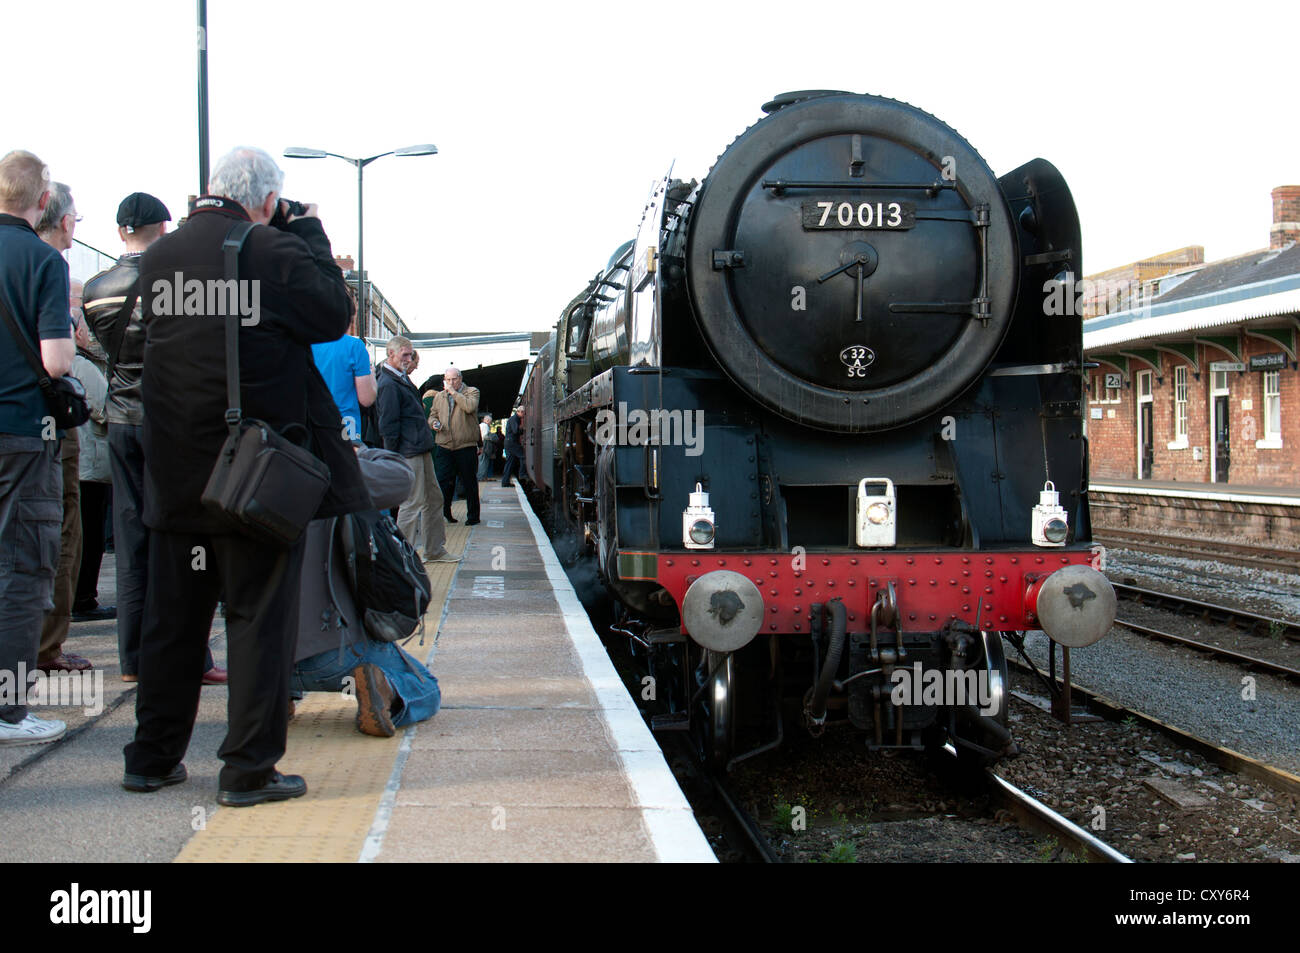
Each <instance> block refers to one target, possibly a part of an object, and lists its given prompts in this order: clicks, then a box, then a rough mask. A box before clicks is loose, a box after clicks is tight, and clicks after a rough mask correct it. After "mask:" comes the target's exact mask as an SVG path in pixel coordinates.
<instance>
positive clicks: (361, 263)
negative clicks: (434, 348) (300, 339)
mask: <svg viewBox="0 0 1300 953" xmlns="http://www.w3.org/2000/svg"><path fill="white" fill-rule="evenodd" d="M437 152H438V147H437V146H435V145H434V144H433V143H431V142H426V143H423V144H421V145H418V146H405V147H403V148H401V149H394V150H392V151H391V152H381V153H379V155H377V156H370V157H369V158H368V159H353V158H352V157H350V156H341V155H339V154H338V153H337V152H326V151H325V150H324V149H305V148H303V147H301V146H290V147H289V148H287V149H285V150H284V157H285V158H286V159H324V158H325V157H326V156H332V157H333V158H335V159H342V160H343V161H344V162H348V163H351V164H352V165H354V166H356V168H357V315H358V317H360V316H361V315H363V314H364V315H365V316H366V317H365V321H366V323H367V324H369V323H370V311H369V310H368V303H369V302H368V301H367V295H366V256H365V245H364V244H363V241H364V237H365V231H364V228H363V225H362V217H361V216H362V210H363V204H362V188H363V185H364V178H363V177H364V175H365V171H366V166H368V165H370V163H372V162H374V161H375V160H376V159H382V158H383V157H384V156H431V155H436V154H437ZM357 330H359V331H361V333H362V336H363V337H364V336H365V334H366V331H367V329H366V328H362V327H358V328H357Z"/></svg>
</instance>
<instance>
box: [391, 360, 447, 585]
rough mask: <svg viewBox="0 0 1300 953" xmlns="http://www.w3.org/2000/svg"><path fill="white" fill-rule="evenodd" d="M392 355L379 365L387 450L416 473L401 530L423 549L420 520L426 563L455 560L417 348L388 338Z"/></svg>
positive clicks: (403, 508) (402, 511) (401, 517)
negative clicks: (416, 376) (418, 377)
mask: <svg viewBox="0 0 1300 953" xmlns="http://www.w3.org/2000/svg"><path fill="white" fill-rule="evenodd" d="M387 350H388V358H387V360H385V361H384V363H383V364H381V365H380V367H379V382H378V383H379V396H378V399H377V400H376V401H375V406H376V407H378V409H379V432H380V434H382V435H383V438H384V449H385V450H391V451H393V452H394V453H399V454H401V455H402V456H403V457H405V458H406V462H407V464H408V465H409V466H410V468H411V470H412V471H413V472H414V474H415V482H414V483H413V484H412V485H411V492H410V494H409V495H408V496H407V498H406V500H405V501H403V503H402V505H401V506H400V507H398V510H397V528H398V529H399V530H401V531H402V535H403V536H405V537H406V539H407V541H408V542H409V543H410V544H411V546H412V547H413V548H414V549H415V550H416V551H417V552H418V551H420V547H419V546H418V545H417V541H416V529H417V524H419V523H423V527H424V549H423V552H424V561H425V562H455V561H456V558H457V557H455V556H453V555H451V554H450V553H448V552H447V547H446V543H447V525H446V523H444V522H443V514H442V508H443V502H442V492H441V491H440V490H439V489H438V479H437V477H436V476H435V474H434V472H433V457H432V456H431V454H432V452H433V434H432V433H431V432H430V430H429V425H428V423H426V422H425V417H424V405H423V404H422V403H421V402H420V394H419V392H418V391H417V390H416V387H415V384H414V382H412V380H411V378H410V376H409V374H410V371H411V366H412V362H413V361H414V359H415V349H414V348H413V347H412V346H411V342H410V340H409V339H408V338H405V337H403V336H402V335H400V334H397V335H394V336H393V337H391V338H389V339H388V348H387Z"/></svg>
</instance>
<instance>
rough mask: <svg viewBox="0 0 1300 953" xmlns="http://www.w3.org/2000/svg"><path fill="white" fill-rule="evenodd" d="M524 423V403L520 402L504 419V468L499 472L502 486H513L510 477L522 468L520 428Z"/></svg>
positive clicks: (522, 450)
mask: <svg viewBox="0 0 1300 953" xmlns="http://www.w3.org/2000/svg"><path fill="white" fill-rule="evenodd" d="M523 423H524V405H523V404H520V405H519V406H518V407H516V408H515V412H514V413H513V414H511V415H510V419H509V420H507V421H506V469H505V472H504V473H503V474H501V485H502V486H514V484H513V483H511V482H510V478H511V477H512V476H514V475H515V474H516V473H520V472H522V471H523V468H524V445H523V443H522V442H521V440H520V428H521V427H522V426H523Z"/></svg>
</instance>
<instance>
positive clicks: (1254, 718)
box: [1025, 626, 1300, 773]
mask: <svg viewBox="0 0 1300 953" xmlns="http://www.w3.org/2000/svg"><path fill="white" fill-rule="evenodd" d="M1169 628H1170V630H1171V631H1173V632H1174V633H1175V634H1183V632H1182V630H1179V629H1175V628H1173V627H1172V626H1171V627H1169ZM1189 634H1190V632H1189ZM1048 644H1049V643H1048V640H1047V636H1045V635H1044V634H1043V633H1041V632H1031V633H1029V634H1028V635H1027V636H1026V638H1025V647H1026V650H1027V651H1028V652H1029V656H1030V658H1032V659H1033V660H1034V662H1035V663H1036V664H1037V665H1038V666H1039V668H1040V669H1042V670H1044V671H1046V665H1047V646H1048ZM1058 658H1059V656H1058ZM1070 670H1071V676H1072V678H1073V680H1074V681H1075V682H1076V683H1077V684H1079V685H1082V686H1083V687H1084V688H1088V689H1091V690H1093V691H1095V692H1098V693H1100V694H1102V695H1107V696H1109V697H1110V698H1113V699H1114V700H1115V701H1117V702H1119V703H1120V704H1122V705H1125V706H1127V707H1130V708H1134V709H1136V710H1138V711H1140V712H1143V713H1144V714H1147V715H1152V716H1154V717H1156V718H1159V719H1161V720H1162V721H1166V722H1169V723H1170V724H1173V725H1176V726H1177V727H1179V728H1182V729H1183V730H1184V731H1188V732H1190V733H1192V734H1194V735H1196V736H1198V737H1200V738H1204V739H1206V740H1207V741H1213V742H1215V743H1217V744H1220V745H1223V746H1224V747H1227V748H1232V749H1233V750H1235V751H1240V752H1241V753H1242V754H1248V755H1250V756H1252V757H1255V758H1258V759H1259V760H1261V761H1264V762H1267V763H1268V764H1272V765H1275V766H1277V767H1281V768H1285V769H1286V770H1288V771H1291V772H1295V773H1300V687H1297V686H1295V685H1293V684H1291V683H1289V682H1287V681H1286V680H1284V679H1281V678H1277V677H1274V676H1271V675H1266V674H1262V673H1247V672H1246V671H1244V670H1243V669H1241V668H1240V667H1238V666H1236V665H1233V664H1231V663H1227V662H1220V661H1215V660H1213V659H1211V658H1208V657H1206V656H1205V655H1203V654H1201V653H1199V652H1195V651H1193V650H1191V649H1182V648H1179V647H1177V646H1171V645H1165V644H1161V643H1158V642H1153V641H1151V640H1149V639H1147V638H1145V637H1143V636H1140V635H1136V634H1134V633H1131V632H1128V631H1126V630H1124V629H1122V628H1120V627H1118V626H1116V627H1114V628H1112V629H1111V631H1110V634H1109V635H1107V636H1106V637H1105V638H1103V639H1102V640H1101V641H1100V642H1098V643H1096V644H1095V645H1090V646H1088V647H1087V648H1084V649H1076V650H1074V651H1073V652H1071V653H1070ZM1247 679H1253V687H1254V696H1255V697H1254V698H1243V697H1242V696H1243V694H1250V693H1249V692H1248V690H1247V689H1248V688H1249V687H1250V686H1251V684H1252V683H1251V682H1248V681H1247Z"/></svg>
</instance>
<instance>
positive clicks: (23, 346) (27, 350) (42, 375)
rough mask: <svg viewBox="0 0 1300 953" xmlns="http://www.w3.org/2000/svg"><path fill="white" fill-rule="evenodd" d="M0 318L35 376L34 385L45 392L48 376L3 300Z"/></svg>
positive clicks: (48, 382)
mask: <svg viewBox="0 0 1300 953" xmlns="http://www.w3.org/2000/svg"><path fill="white" fill-rule="evenodd" d="M0 317H3V318H4V319H5V324H6V325H8V326H9V333H10V334H12V335H13V336H14V343H16V344H17V345H18V350H19V351H21V352H22V355H23V357H24V358H25V359H26V361H27V364H28V365H29V366H30V367H31V369H32V371H33V372H34V373H35V374H36V383H37V384H39V385H40V388H41V390H42V391H47V390H48V389H49V387H50V374H49V372H48V371H47V370H46V369H45V365H44V364H43V363H42V362H41V359H40V358H39V357H37V356H36V351H35V350H34V349H33V348H32V343H31V342H30V341H29V340H27V335H26V334H24V333H23V332H22V331H20V330H19V329H18V322H17V321H15V320H14V316H13V314H12V313H11V312H10V310H9V306H8V305H7V304H5V302H4V298H0Z"/></svg>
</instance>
